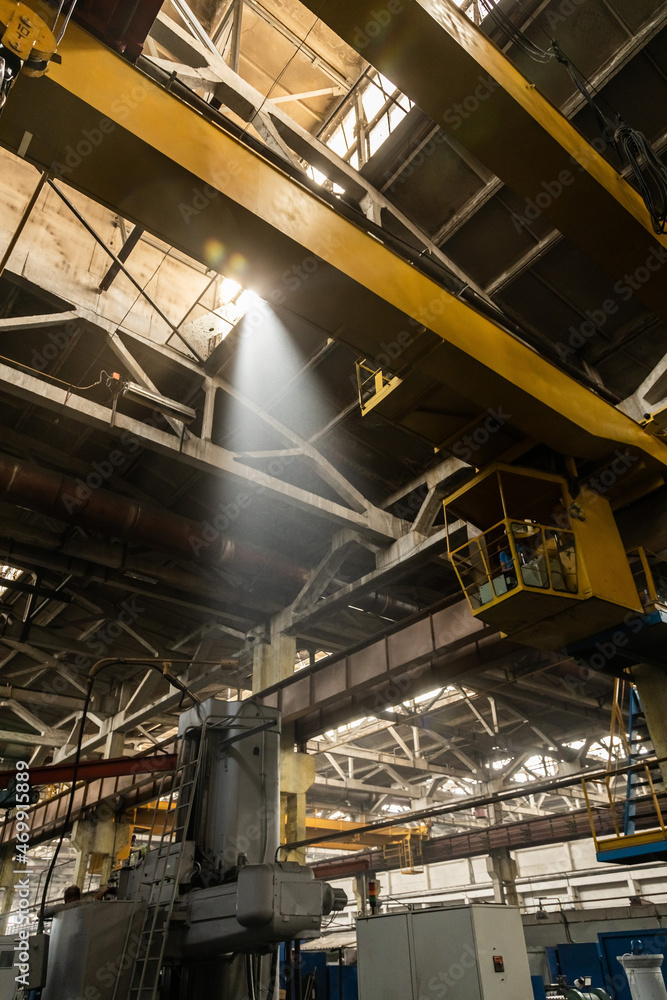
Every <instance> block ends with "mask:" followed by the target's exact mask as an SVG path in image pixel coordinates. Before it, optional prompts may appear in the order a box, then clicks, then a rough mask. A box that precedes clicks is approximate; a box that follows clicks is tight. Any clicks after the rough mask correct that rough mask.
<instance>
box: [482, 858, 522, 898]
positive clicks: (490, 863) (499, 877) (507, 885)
mask: <svg viewBox="0 0 667 1000" xmlns="http://www.w3.org/2000/svg"><path fill="white" fill-rule="evenodd" d="M486 869H487V871H488V873H489V875H490V876H491V878H492V880H493V902H494V903H506V904H507V905H508V906H518V905H519V896H518V894H517V891H516V877H517V867H516V861H515V860H514V858H513V857H512V855H511V854H510V852H509V848H507V847H498V848H496V849H495V850H493V851H491V852H490V854H489V856H488V858H487V859H486Z"/></svg>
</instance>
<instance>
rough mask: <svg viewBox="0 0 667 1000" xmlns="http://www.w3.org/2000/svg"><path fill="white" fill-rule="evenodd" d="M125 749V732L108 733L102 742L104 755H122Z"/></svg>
mask: <svg viewBox="0 0 667 1000" xmlns="http://www.w3.org/2000/svg"><path fill="white" fill-rule="evenodd" d="M124 749H125V733H109V735H108V736H107V739H106V743H105V744H104V756H105V757H122V756H123V751H124Z"/></svg>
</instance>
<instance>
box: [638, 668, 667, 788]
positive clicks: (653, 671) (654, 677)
mask: <svg viewBox="0 0 667 1000" xmlns="http://www.w3.org/2000/svg"><path fill="white" fill-rule="evenodd" d="M632 674H633V677H634V680H635V683H636V685H637V691H638V692H639V698H640V700H641V704H642V709H643V710H644V718H645V719H646V725H647V726H648V732H649V736H650V737H651V742H652V743H653V749H654V750H655V754H656V757H667V671H666V670H665V669H663V668H662V667H655V666H651V665H650V664H648V663H638V664H637V665H636V666H634V667H633V668H632ZM660 771H661V773H662V780H663V781H664V783H665V785H667V761H665V762H664V763H662V764H661V765H660Z"/></svg>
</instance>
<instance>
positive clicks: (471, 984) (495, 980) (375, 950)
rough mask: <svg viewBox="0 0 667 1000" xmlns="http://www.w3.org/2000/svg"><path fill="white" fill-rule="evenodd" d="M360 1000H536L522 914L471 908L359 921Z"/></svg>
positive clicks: (506, 908)
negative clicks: (440, 999) (532, 997)
mask: <svg viewBox="0 0 667 1000" xmlns="http://www.w3.org/2000/svg"><path fill="white" fill-rule="evenodd" d="M357 949H358V951H357V961H358V969H359V1000H378V998H380V997H381V998H382V1000H423V998H425V997H429V998H434V1000H435V998H442V997H447V1000H518V998H519V997H522V998H524V997H530V996H531V995H532V987H531V981H530V970H529V967H528V955H527V952H526V946H525V942H524V936H523V927H522V925H521V915H520V913H519V909H518V907H513V906H504V905H497V904H492V903H491V904H483V903H478V904H471V905H467V906H454V907H442V906H437V907H428V908H426V909H411V910H406V911H402V912H394V913H381V914H376V915H374V916H369V917H359V918H358V920H357Z"/></svg>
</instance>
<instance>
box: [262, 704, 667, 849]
mask: <svg viewBox="0 0 667 1000" xmlns="http://www.w3.org/2000/svg"><path fill="white" fill-rule="evenodd" d="M260 693H261V692H260ZM665 761H667V757H651V758H650V759H649V760H643V761H642V763H641V764H629V765H627V766H626V767H618V768H614V770H613V772H610V771H607V770H604V771H581V772H580V773H579V774H576V775H570V776H568V777H567V778H551V779H550V780H548V781H535V782H532V783H531V785H530V793H531V795H539V794H540V792H550V791H552V790H553V789H555V788H567V787H569V786H571V785H580V784H581V782H582V781H605V780H606V779H607V778H609V775H610V774H613V775H614V776H615V775H619V774H632V773H634V772H635V771H642V770H643V769H644V768H645V767H646V765H647V764H662V763H664V762H665ZM525 795H526V788H525V787H524V788H520V789H518V790H517V789H508V790H507V791H500V792H493V793H492V794H491V795H478V796H476V797H474V798H469V799H466V801H465V802H452V803H449V804H447V805H444V806H431V808H430V809H420V810H418V811H417V812H408V813H402V814H401V823H402V824H405V823H416V822H418V821H420V820H427V819H432V818H433V817H435V816H444V815H446V814H447V813H454V812H461V811H462V810H467V809H474V808H476V807H478V806H488V805H491V804H493V803H495V802H507V801H509V800H511V799H519V798H523V797H525ZM395 825H396V817H395V816H394V817H393V818H392V819H387V820H384V819H383V820H380V821H379V822H377V823H367V824H365V825H362V826H357V827H355V828H354V831H353V832H354V834H355V836H357V835H359V834H361V833H372V832H373V831H374V830H383V829H386V828H387V827H389V826H395ZM339 839H340V832H339V831H337V832H336V833H327V834H322V836H320V837H310V838H309V839H307V840H297V841H294V842H293V843H291V844H281V845H280V847H279V848H278V850H277V851H276V854H278V853H279V852H280V851H285V852H288V851H296V850H298V849H299V848H300V847H310V846H311V845H312V844H322V843H324V842H325V841H327V840H339Z"/></svg>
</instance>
